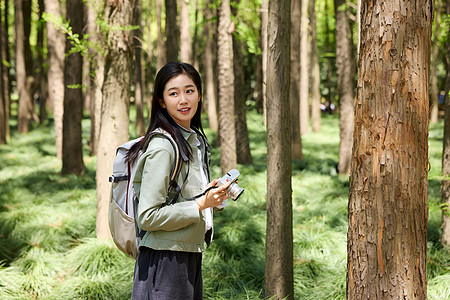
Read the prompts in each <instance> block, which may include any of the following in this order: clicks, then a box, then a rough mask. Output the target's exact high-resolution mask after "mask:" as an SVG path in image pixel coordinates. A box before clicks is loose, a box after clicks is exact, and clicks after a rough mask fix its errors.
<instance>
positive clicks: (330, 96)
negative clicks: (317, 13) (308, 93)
mask: <svg viewBox="0 0 450 300" xmlns="http://www.w3.org/2000/svg"><path fill="white" fill-rule="evenodd" d="M328 1H330V0H325V7H324V12H325V20H326V21H325V51H326V52H327V53H330V52H331V51H333V50H332V49H331V42H330V32H331V30H330V25H329V24H328V22H329V19H330V17H329V13H328V10H329V6H328ZM332 76H333V63H332V59H331V58H330V57H327V90H328V101H327V103H326V105H327V109H328V111H330V112H331V109H330V106H331V104H332V103H333V102H334V100H335V99H334V98H335V97H334V93H333V82H332Z"/></svg>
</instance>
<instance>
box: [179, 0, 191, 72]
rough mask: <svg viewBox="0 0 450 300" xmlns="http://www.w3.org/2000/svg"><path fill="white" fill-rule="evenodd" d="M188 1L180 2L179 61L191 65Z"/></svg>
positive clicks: (181, 0)
mask: <svg viewBox="0 0 450 300" xmlns="http://www.w3.org/2000/svg"><path fill="white" fill-rule="evenodd" d="M189 23H190V22H189V5H188V1H186V0H180V59H181V61H182V62H186V63H189V64H193V61H192V42H191V28H190V25H189Z"/></svg>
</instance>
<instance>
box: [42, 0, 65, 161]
mask: <svg viewBox="0 0 450 300" xmlns="http://www.w3.org/2000/svg"><path fill="white" fill-rule="evenodd" d="M44 3H45V11H46V12H47V13H48V14H51V15H53V16H55V18H60V17H62V16H64V10H63V7H62V6H61V4H59V1H56V0H44ZM64 50H65V37H64V34H63V33H62V32H60V31H58V30H57V29H56V28H55V26H54V25H53V23H51V22H47V51H48V54H47V56H48V66H49V69H48V73H47V79H48V102H49V105H50V106H51V107H52V108H53V109H52V110H53V118H54V120H55V121H54V122H55V125H54V126H55V139H56V156H57V157H58V158H60V159H62V136H63V114H64Z"/></svg>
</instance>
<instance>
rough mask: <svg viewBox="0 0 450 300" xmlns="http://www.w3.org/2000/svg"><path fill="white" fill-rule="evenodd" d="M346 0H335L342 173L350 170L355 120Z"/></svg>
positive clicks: (340, 162)
mask: <svg viewBox="0 0 450 300" xmlns="http://www.w3.org/2000/svg"><path fill="white" fill-rule="evenodd" d="M345 1H346V0H335V1H334V5H335V7H334V9H335V16H336V68H337V75H338V85H337V86H338V91H339V104H340V117H339V128H340V142H339V165H338V170H339V173H340V174H348V173H349V172H350V160H351V155H352V138H353V122H354V111H353V110H354V104H353V103H354V100H353V99H354V93H353V80H354V79H353V76H354V67H353V61H354V59H353V47H352V42H351V39H350V36H351V30H350V24H349V21H348V18H347V8H346V4H345Z"/></svg>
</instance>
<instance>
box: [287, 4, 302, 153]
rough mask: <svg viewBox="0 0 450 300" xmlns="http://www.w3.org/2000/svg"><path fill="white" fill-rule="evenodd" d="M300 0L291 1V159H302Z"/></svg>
mask: <svg viewBox="0 0 450 300" xmlns="http://www.w3.org/2000/svg"><path fill="white" fill-rule="evenodd" d="M301 5H302V3H301V0H292V1H291V42H290V44H291V68H290V80H291V83H290V92H289V107H290V109H289V111H290V117H291V136H292V150H291V151H292V159H295V160H302V159H303V153H302V138H301V134H300V119H299V112H300V22H299V20H300V19H301Z"/></svg>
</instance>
